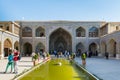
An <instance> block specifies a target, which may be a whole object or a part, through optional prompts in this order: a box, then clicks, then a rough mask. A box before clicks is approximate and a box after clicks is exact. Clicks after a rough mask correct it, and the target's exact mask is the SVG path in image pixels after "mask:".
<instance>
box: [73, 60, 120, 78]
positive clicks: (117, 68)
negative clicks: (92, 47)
mask: <svg viewBox="0 0 120 80" xmlns="http://www.w3.org/2000/svg"><path fill="white" fill-rule="evenodd" d="M75 61H76V62H78V64H81V59H80V58H76V59H75ZM86 69H87V70H88V71H89V72H91V73H92V74H95V75H96V76H98V77H99V78H101V79H103V80H120V60H116V59H109V60H106V59H105V58H87V60H86Z"/></svg>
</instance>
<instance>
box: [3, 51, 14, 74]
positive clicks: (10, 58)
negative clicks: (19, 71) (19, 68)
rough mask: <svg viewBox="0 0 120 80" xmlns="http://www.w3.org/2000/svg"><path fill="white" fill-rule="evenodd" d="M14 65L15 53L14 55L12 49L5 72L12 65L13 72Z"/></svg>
mask: <svg viewBox="0 0 120 80" xmlns="http://www.w3.org/2000/svg"><path fill="white" fill-rule="evenodd" d="M13 65H14V64H13V55H12V51H10V53H9V56H8V63H7V66H6V69H5V72H4V73H6V72H7V70H8V67H9V66H11V72H10V73H12V71H13Z"/></svg>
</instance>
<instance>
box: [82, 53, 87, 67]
mask: <svg viewBox="0 0 120 80" xmlns="http://www.w3.org/2000/svg"><path fill="white" fill-rule="evenodd" d="M86 57H87V55H86V53H85V52H84V53H82V54H81V59H82V65H83V66H84V67H85V65H86Z"/></svg>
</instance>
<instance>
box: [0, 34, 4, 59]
mask: <svg viewBox="0 0 120 80" xmlns="http://www.w3.org/2000/svg"><path fill="white" fill-rule="evenodd" d="M0 56H1V58H4V32H2V33H1V54H0Z"/></svg>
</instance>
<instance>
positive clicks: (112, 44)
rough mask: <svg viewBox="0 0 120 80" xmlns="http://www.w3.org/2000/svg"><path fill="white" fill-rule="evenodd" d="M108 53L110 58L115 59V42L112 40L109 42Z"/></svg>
mask: <svg viewBox="0 0 120 80" xmlns="http://www.w3.org/2000/svg"><path fill="white" fill-rule="evenodd" d="M108 52H109V54H110V56H113V57H116V41H115V40H113V39H111V40H110V41H109V44H108Z"/></svg>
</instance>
